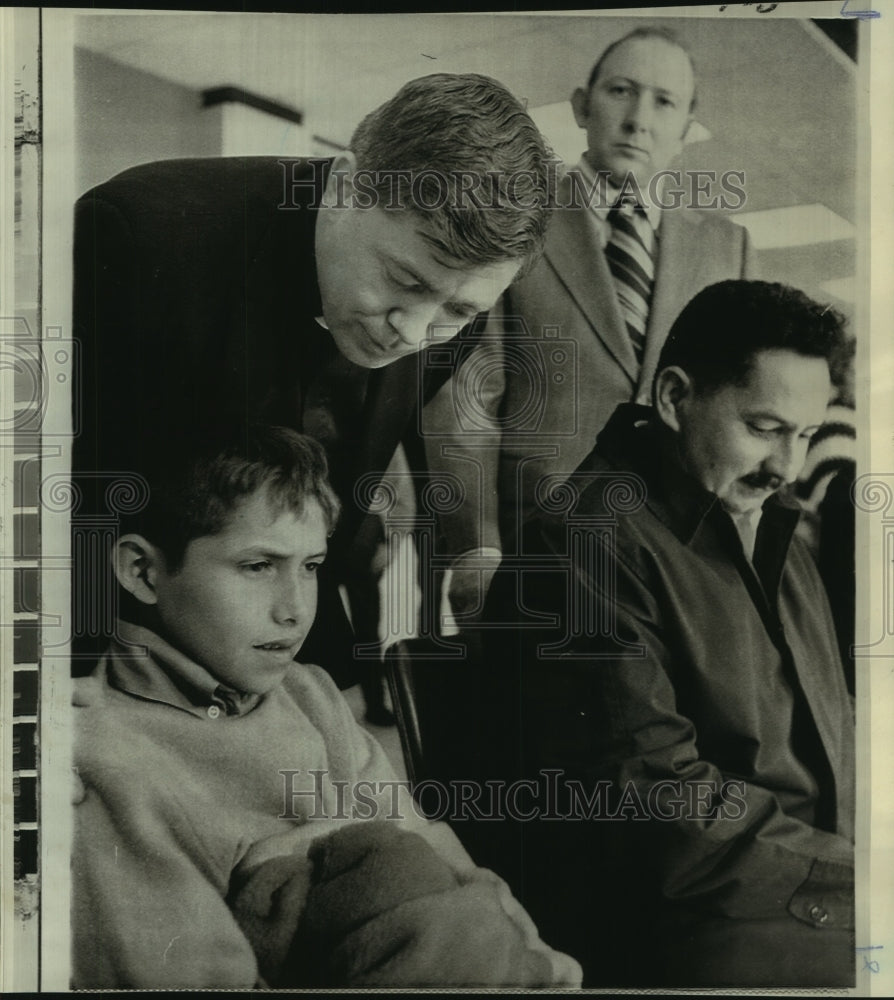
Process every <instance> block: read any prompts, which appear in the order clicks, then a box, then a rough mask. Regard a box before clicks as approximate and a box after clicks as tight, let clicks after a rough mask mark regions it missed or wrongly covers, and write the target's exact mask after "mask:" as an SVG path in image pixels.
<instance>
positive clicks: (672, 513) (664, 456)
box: [594, 403, 801, 562]
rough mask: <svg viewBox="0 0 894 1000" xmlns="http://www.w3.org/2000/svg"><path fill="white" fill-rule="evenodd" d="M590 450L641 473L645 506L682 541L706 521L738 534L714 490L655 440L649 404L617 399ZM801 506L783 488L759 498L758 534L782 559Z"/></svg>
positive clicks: (617, 464) (692, 535)
mask: <svg viewBox="0 0 894 1000" xmlns="http://www.w3.org/2000/svg"><path fill="white" fill-rule="evenodd" d="M594 454H598V455H600V456H602V457H603V458H604V459H605V460H606V461H607V462H608V463H609V464H611V465H612V466H614V467H616V468H620V469H629V470H630V471H632V472H635V473H636V474H637V475H638V476H640V477H641V478H642V480H643V481H644V483H645V486H646V501H645V502H646V505H647V506H648V507H649V509H650V510H651V511H652V512H653V513H654V514H655V516H656V517H657V518H659V520H661V521H662V522H663V523H664V524H666V525H667V527H668V528H670V529H671V531H673V532H674V534H675V535H676V536H677V538H679V540H680V541H681V542H682V543H683V544H684V545H689V544H691V543H692V541H693V539H694V538H695V536H696V534H697V532H698V531H699V530H700V529H701V527H702V525H703V524H705V522H706V521H708V520H710V521H711V522H713V523H715V524H717V523H723V525H724V527H723V529H722V530H723V531H724V532H725V533H726V534H727V535H729V532H730V531H731V532H733V533H734V534H735V537H738V535H737V533H736V529H735V526H734V524H733V521H732V518H731V517H730V516H729V514H728V513H727V512H726V511H725V510H724V509H723V505H722V504H721V502H720V498H719V497H718V496H717V494H716V493H712V492H711V491H710V490H707V489H705V488H704V487H703V486H702V485H701V484H700V483H698V482H697V481H696V480H695V479H693V478H692V476H690V475H689V474H688V473H686V472H685V471H684V470H683V469H681V468H680V467H679V465H677V464H676V462H674V461H673V457H672V456H671V455H670V454H669V452H668V449H667V447H666V446H664V444H663V442H662V441H661V439H660V436H659V433H658V427H657V426H656V417H655V415H654V411H653V410H652V408H651V407H649V406H639V405H637V404H635V403H622V404H621V405H620V406H619V407H618V408H617V409H616V410H615V412H614V413H613V414H612V416H611V418H610V419H609V422H608V423H607V424H606V426H605V427H604V428H603V430H602V431H601V433H600V434H599V437H598V438H597V441H596V448H595V450H594ZM800 511H801V508H800V506H799V505H798V504H797V503H796V502H795V501H794V500H793V499H791V498H789V497H788V496H787V495H786V494H785V493H774V494H772V495H771V496H770V497H768V498H767V500H766V501H765V502H764V505H763V515H762V517H761V526H762V527H761V534H762V535H764V537H765V538H770V537H772V539H773V542H774V545H773V547H774V549H776V550H777V551H781V553H782V557H783V559H784V556H785V552H786V550H787V549H788V544H789V542H790V541H791V537H792V534H793V533H794V530H795V526H796V524H797V522H798V519H799V517H800ZM729 537H733V535H729ZM774 562H775V560H774Z"/></svg>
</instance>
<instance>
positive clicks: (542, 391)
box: [426, 27, 754, 616]
mask: <svg viewBox="0 0 894 1000" xmlns="http://www.w3.org/2000/svg"><path fill="white" fill-rule="evenodd" d="M695 92H696V81H695V71H694V68H693V65H692V60H691V58H690V56H689V53H688V52H687V51H686V49H685V48H684V47H683V46H682V45H681V44H680V42H679V41H678V40H677V39H676V37H675V36H674V35H673V34H671V33H670V32H668V31H666V30H664V29H659V28H653V27H642V28H637V29H636V30H634V31H632V32H630V33H629V34H627V35H624V36H623V37H622V38H620V39H618V40H617V41H615V42H613V43H612V44H611V45H610V46H608V48H607V49H606V50H605V52H604V53H603V54H602V56H601V57H600V58H599V59H598V61H597V62H596V63H595V65H594V66H593V68H592V71H591V72H590V75H589V78H588V80H587V82H586V84H585V85H584V86H580V87H577V88H576V89H575V90H574V93H573V94H572V97H571V106H572V110H573V112H574V117H575V121H576V122H577V124H578V126H579V127H580V128H581V129H583V130H584V131H585V133H586V137H587V149H586V151H585V152H584V154H583V156H582V157H581V159H580V161H579V162H578V164H577V165H576V166H575V167H573V168H572V169H571V170H570V171H569V172H568V174H567V175H566V176H565V177H564V179H563V180H562V182H561V184H560V186H559V190H558V193H557V205H558V208H557V210H556V212H555V213H554V218H553V221H552V223H551V226H550V231H549V234H548V236H547V241H546V246H545V250H544V256H543V258H542V260H541V261H540V262H539V264H538V265H537V266H536V267H535V268H533V269H532V271H531V273H530V274H529V275H527V276H526V277H524V278H523V279H522V280H521V281H519V282H517V283H516V284H515V285H514V286H513V287H512V288H511V289H509V291H508V292H507V294H506V295H505V296H504V297H503V299H502V300H501V301H500V302H499V303H498V304H497V306H496V307H495V308H494V310H492V312H491V323H490V327H489V335H488V337H486V338H485V339H484V340H483V341H482V344H481V347H480V348H479V350H478V357H477V358H475V359H472V360H471V363H470V364H467V365H464V366H463V368H462V369H461V370H460V372H459V373H458V374H457V375H456V376H455V378H454V379H453V380H452V381H451V382H449V383H448V384H447V385H446V386H445V387H444V389H443V390H441V392H440V393H439V394H438V396H436V397H435V399H434V400H433V402H432V403H431V404H430V405H429V416H430V420H429V423H430V426H431V428H432V430H433V434H432V436H431V437H430V438H429V439H428V440H427V442H426V444H427V448H428V453H429V461H430V465H431V467H432V468H433V469H444V470H446V471H449V472H452V473H454V474H456V475H458V476H460V477H461V478H462V479H463V480H464V481H465V482H466V483H467V484H468V489H467V494H468V497H467V500H466V502H465V503H464V504H463V505H462V506H461V507H460V508H458V509H457V510H456V512H454V513H451V514H449V515H446V516H445V517H444V533H445V539H446V542H447V545H448V548H449V550H450V551H451V552H452V553H454V554H456V555H457V556H458V557H459V558H458V559H457V561H456V562H455V563H454V567H453V573H452V584H451V588H450V591H451V600H452V604H453V608H454V611H455V612H459V613H460V614H468V615H472V616H474V614H475V612H476V611H480V604H481V593H482V589H484V590H486V587H485V588H483V587H482V585H483V583H484V582H485V581H486V579H487V578H488V577H487V572H486V571H485V573H484V575H483V576H482V575H481V567H482V566H485V565H487V559H486V556H487V554H488V552H489V553H490V555H491V557H492V558H491V565H492V566H493V565H494V564H495V563H496V562H497V561H499V552H500V551H501V550H502V551H503V552H507V553H508V552H514V551H516V548H515V545H516V539H517V532H518V529H519V527H520V526H521V524H522V523H523V521H524V520H525V519H526V518H527V517H529V516H531V515H532V514H533V513H535V512H536V511H537V510H538V506H539V504H538V499H537V498H538V490H539V488H540V484H541V482H542V481H543V479H544V477H546V476H553V475H554V474H557V473H561V474H564V475H566V476H567V475H569V474H570V473H571V472H572V471H573V470H574V469H575V467H576V466H577V465H578V463H579V462H580V461H581V460H582V459H583V458H584V457H585V456H586V455H587V454H588V453H589V451H590V449H591V448H592V446H593V442H594V441H595V439H596V435H597V434H598V432H599V431H600V430H601V429H602V427H603V426H604V425H605V423H606V421H607V420H608V418H609V417H610V416H611V414H612V411H613V410H614V409H615V407H616V406H617V405H618V404H619V403H622V402H632V401H636V402H639V403H648V402H649V401H650V393H651V386H652V378H653V376H654V374H655V365H656V362H657V360H658V355H659V353H660V351H661V345H662V344H663V342H664V339H665V337H666V336H667V331H668V330H669V329H670V325H671V323H672V322H673V320H674V318H675V317H676V316H677V315H678V313H679V312H680V310H681V309H682V308H683V306H684V305H685V304H686V303H687V302H688V301H689V299H690V298H691V297H692V296H693V295H695V293H696V292H698V291H699V290H700V289H701V288H704V287H706V286H707V285H710V284H711V283H712V282H716V281H721V280H724V279H726V278H748V277H753V276H754V261H753V259H752V251H751V247H750V243H749V239H748V234H747V232H746V230H745V229H743V228H742V227H740V226H736V225H734V224H733V223H731V222H730V221H729V220H728V219H727V218H726V217H725V215H724V214H721V213H720V212H718V211H698V210H696V209H698V208H699V207H704V206H705V204H706V202H705V200H704V198H702V199H701V200H700V201H699V200H698V199H697V198H696V197H695V196H694V195H693V192H692V190H691V188H690V187H689V186H687V183H686V181H685V178H683V179H682V180H683V183H682V184H681V179H676V180H674V179H673V178H671V177H670V176H665V177H664V181H665V182H669V183H661V175H662V174H664V175H669V174H670V171H669V169H668V168H669V167H670V166H671V164H673V162H674V161H675V159H676V158H677V157H678V156H679V155H680V152H681V150H682V148H683V143H684V141H685V139H686V134H687V131H688V130H689V128H690V126H691V124H692V122H693V113H694V109H695V105H696V93H695ZM721 196H724V197H725V198H726V202H724V203H722V202H721V201H720V198H721ZM714 199H715V207H718V208H722V207H735V206H738V205H740V204H741V203H742V201H743V199H744V192H742V191H741V190H739V191H738V195H737V196H736V198H733V197H732V194H731V193H730V192H726V191H724V190H722V189H721V188H720V186H719V182H718V184H717V185H715V190H714ZM619 200H620V201H626V200H630V202H631V204H630V208H629V210H628V209H623V210H622V209H621V206H620V204H618V203H619ZM634 204H635V206H636V207H635V208H634ZM557 351H558V352H561V356H562V357H564V358H565V362H564V363H562V362H559V363H556V362H555V361H554V359H555V358H556V356H557V355H556V352H557ZM467 400H475V401H479V408H480V411H481V412H480V413H479V412H476V413H475V414H474V415H473V416H472V417H471V418H470V417H468V416H466V415H463V414H462V413H461V410H462V405H463V403H464V402H465V401H467ZM468 425H471V426H472V429H473V430H474V434H473V435H472V436H471V437H470V436H469V435H468V433H467V431H468V429H469V426H468ZM488 429H489V430H490V435H488V434H487V433H486V431H487V430H488ZM478 470H480V472H479V471H478ZM464 553H465V554H467V555H468V558H466V559H464V558H463V554H464Z"/></svg>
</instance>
